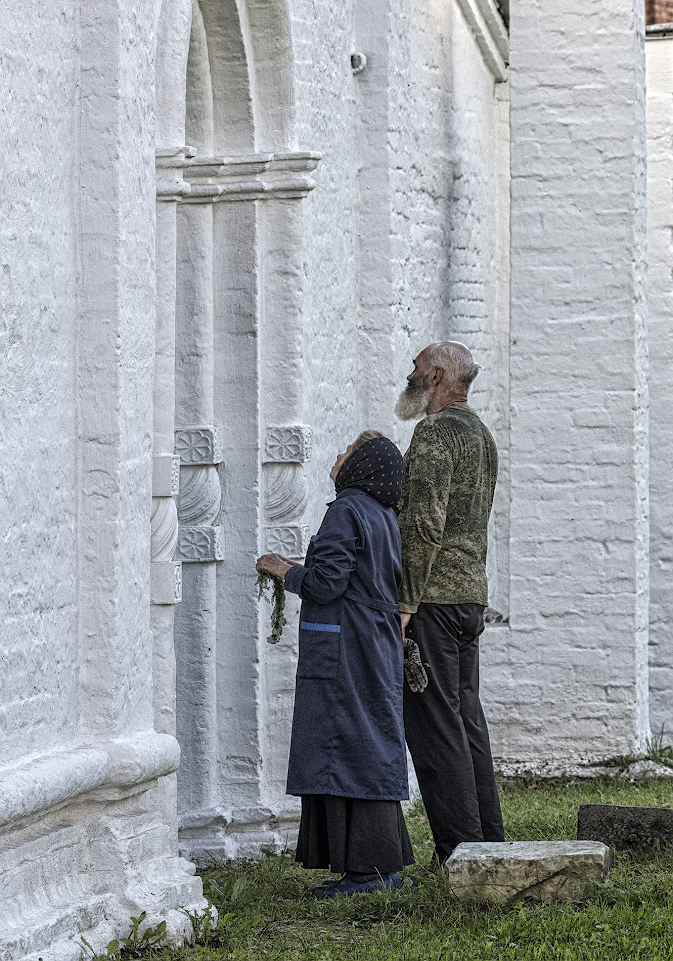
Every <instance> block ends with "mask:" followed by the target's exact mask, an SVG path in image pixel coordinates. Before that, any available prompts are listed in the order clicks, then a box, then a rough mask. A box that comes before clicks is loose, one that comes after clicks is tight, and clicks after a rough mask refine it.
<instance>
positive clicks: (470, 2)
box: [456, 0, 509, 81]
mask: <svg viewBox="0 0 673 961" xmlns="http://www.w3.org/2000/svg"><path fill="white" fill-rule="evenodd" d="M456 2H457V4H458V6H459V7H460V9H461V11H462V13H463V16H464V17H465V19H466V20H467V22H468V24H469V25H470V29H471V30H472V33H473V34H474V38H475V40H476V41H477V45H478V46H479V49H480V50H481V55H482V57H483V58H484V63H485V64H486V66H487V67H488V69H489V70H490V71H491V73H492V74H493V76H494V78H495V79H496V80H497V81H502V80H506V79H507V64H508V62H509V35H508V33H507V28H506V27H505V24H504V22H503V19H502V16H501V15H500V11H499V10H498V8H497V6H496V4H495V3H494V2H493V0H456Z"/></svg>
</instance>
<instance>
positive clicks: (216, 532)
mask: <svg viewBox="0 0 673 961" xmlns="http://www.w3.org/2000/svg"><path fill="white" fill-rule="evenodd" d="M176 556H177V557H178V559H179V560H181V561H184V562H186V563H189V562H192V563H194V562H197V563H206V562H208V561H221V560H222V559H223V558H224V537H223V528H222V527H181V528H180V537H179V539H178V553H177V555H176Z"/></svg>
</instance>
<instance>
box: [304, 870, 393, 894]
mask: <svg viewBox="0 0 673 961" xmlns="http://www.w3.org/2000/svg"><path fill="white" fill-rule="evenodd" d="M401 885H402V878H401V877H400V876H399V874H397V872H395V871H393V872H392V873H391V874H380V875H378V877H376V878H374V879H372V880H369V881H354V880H352V879H351V878H349V877H344V878H341V880H340V881H337V882H336V884H328V885H325V886H323V887H320V888H311V890H312V891H314V892H315V893H316V894H321V895H322V896H323V897H325V898H335V897H336V896H337V895H339V894H341V895H344V896H348V895H350V894H362V893H366V892H367V891H382V890H388V891H392V890H393V889H394V888H399V887H400V886H401Z"/></svg>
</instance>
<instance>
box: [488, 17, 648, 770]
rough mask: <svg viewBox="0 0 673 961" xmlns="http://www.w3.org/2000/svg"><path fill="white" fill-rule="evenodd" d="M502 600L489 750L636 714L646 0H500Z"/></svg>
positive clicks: (643, 508) (534, 750) (592, 729)
mask: <svg viewBox="0 0 673 961" xmlns="http://www.w3.org/2000/svg"><path fill="white" fill-rule="evenodd" d="M510 39H511V54H510V70H511V81H510V82H511V173H512V207H511V228H512V233H511V245H512V246H511V340H510V350H511V353H510V371H511V381H510V387H511V537H510V550H511V554H510V562H511V564H510V570H511V580H510V584H511V609H510V619H511V621H510V623H511V627H510V638H509V643H508V644H507V645H506V647H505V648H503V650H504V651H505V655H504V657H503V659H502V661H501V663H500V664H499V665H498V672H497V675H496V674H492V675H491V676H490V678H489V680H488V684H487V685H486V686H487V687H488V695H487V698H486V701H487V703H488V705H489V714H490V718H491V722H492V730H493V739H494V742H495V744H494V748H495V753H496V754H499V755H501V756H503V755H505V756H510V757H522V758H525V757H527V758H531V757H535V756H539V757H549V756H552V757H558V758H572V757H578V756H586V755H587V754H591V755H598V756H613V755H616V754H630V753H633V752H635V751H637V750H639V749H640V748H642V747H643V746H644V743H645V739H646V737H647V736H648V733H649V725H648V704H647V635H648V424H647V326H646V325H647V301H646V296H647V294H646V260H645V257H646V236H645V230H646V218H645V104H644V91H645V77H644V49H643V47H644V44H643V40H644V18H643V9H642V2H638V0H615V3H612V4H609V5H606V4H603V3H601V2H598V0H568V2H566V3H565V4H564V6H563V10H562V11H560V10H559V9H558V8H557V7H555V6H553V5H548V4H540V3H539V2H537V0H517V3H515V4H513V5H512V10H511V38H510Z"/></svg>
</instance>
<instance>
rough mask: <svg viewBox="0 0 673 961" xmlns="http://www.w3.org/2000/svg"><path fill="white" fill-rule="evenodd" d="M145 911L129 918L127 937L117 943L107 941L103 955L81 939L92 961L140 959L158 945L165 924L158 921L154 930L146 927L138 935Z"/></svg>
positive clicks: (145, 915) (163, 935) (115, 941)
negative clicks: (136, 916) (129, 926)
mask: <svg viewBox="0 0 673 961" xmlns="http://www.w3.org/2000/svg"><path fill="white" fill-rule="evenodd" d="M146 917H147V914H146V912H145V911H143V913H142V914H141V915H140V917H139V918H131V921H130V924H131V930H130V932H129V934H128V935H127V937H125V938H120V939H119V941H117V940H113V941H109V942H108V945H107V948H106V949H105V951H104V953H103V954H97V953H96V951H95V950H94V949H93V948H92V947H91V945H90V944H89V942H88V941H87V940H86V938H82V943H83V944H84V947H85V948H87V949H88V950H89V951H90V952H91V955H92V959H93V961H117V959H118V958H141V957H143V955H144V954H145V952H146V951H147V950H148V949H150V948H154V947H157V946H158V945H160V944H161V943H162V942H163V941H164V940H165V938H166V922H165V921H160V922H159V924H157V926H156V927H155V928H152V927H147V928H145V930H144V931H143V932H142V934H141V933H140V926H141V925H142V923H143V921H144V920H145V919H146Z"/></svg>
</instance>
